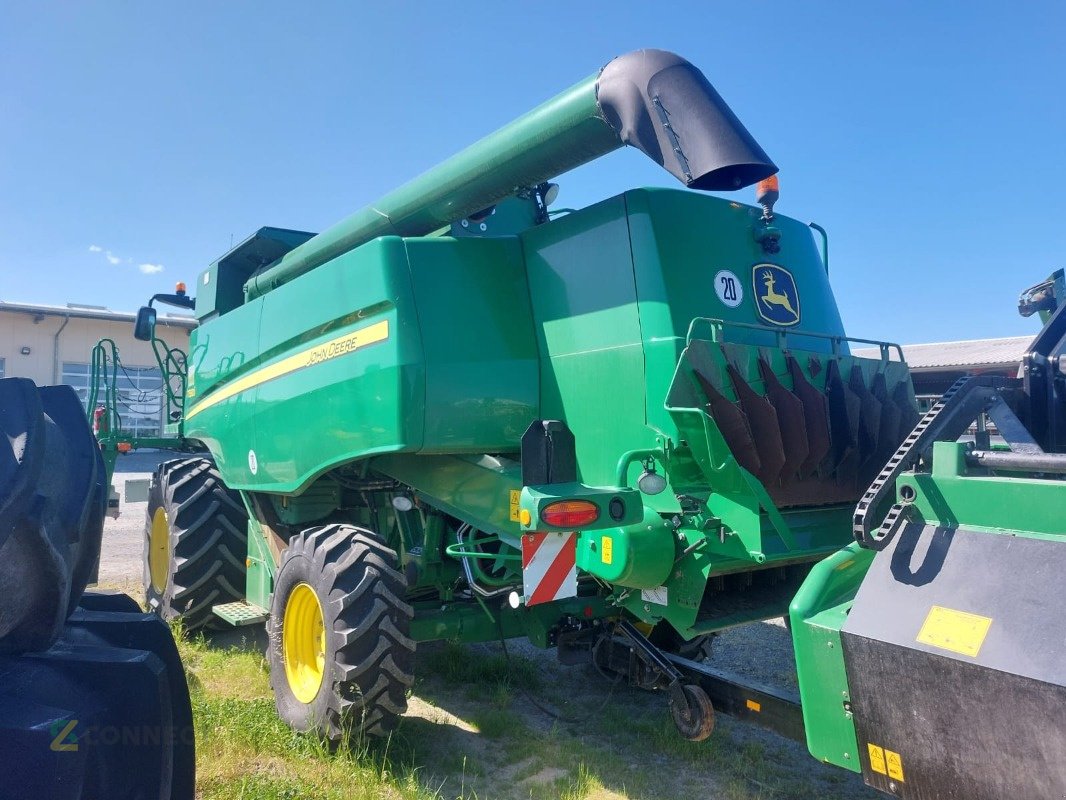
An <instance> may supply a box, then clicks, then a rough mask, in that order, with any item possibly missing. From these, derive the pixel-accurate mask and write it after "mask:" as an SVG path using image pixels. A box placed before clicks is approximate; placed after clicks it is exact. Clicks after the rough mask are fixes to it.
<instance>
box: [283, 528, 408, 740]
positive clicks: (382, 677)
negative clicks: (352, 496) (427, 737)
mask: <svg viewBox="0 0 1066 800" xmlns="http://www.w3.org/2000/svg"><path fill="white" fill-rule="evenodd" d="M395 564H396V553H394V552H393V551H392V550H390V549H389V548H388V547H386V546H385V544H384V543H383V542H382V541H381V540H380V539H379V538H378V537H377V536H376V535H374V534H373V533H372V532H370V531H368V530H366V529H363V528H357V527H355V526H352V525H324V526H320V527H315V528H309V529H307V530H306V531H303V532H302V533H299V534H297V535H296V536H294V537H293V538H292V540H291V541H290V542H289V546H288V548H287V549H286V550H285V552H284V554H283V555H282V561H281V567H280V568H279V569H278V576H277V581H276V582H275V585H274V596H273V599H272V601H271V608H270V619H269V621H268V622H267V631H268V633H269V637H270V647H269V653H268V659H269V662H270V683H271V686H272V687H273V689H274V699H275V702H276V704H277V709H278V715H279V716H280V717H281V718H282V719H283V720H284V721H285V722H286V723H288V724H289V725H290V726H291V727H293V728H295V729H296V730H298V731H311V732H314V733H317V734H319V735H320V736H323V737H324V738H326V739H327V740H329V741H331V742H339V741H341V740H343V739H344V738H345V737H346V736H347V735H349V734H350V733H352V732H363V733H366V734H369V735H371V736H381V735H384V734H387V733H388V732H389V731H391V730H393V729H394V728H395V727H396V725H397V723H398V722H399V718H400V717H401V716H402V715H403V713H404V712H405V711H406V710H407V689H408V688H409V687H410V686H411V684H412V682H413V680H414V679H413V675H412V671H413V667H414V654H415V643H414V641H413V640H412V639H411V638H410V636H409V634H410V628H411V618H412V617H413V616H414V611H413V610H412V609H411V606H410V605H408V604H407V603H406V602H405V601H404V599H403V598H404V594H405V592H406V589H407V582H406V580H405V579H404V576H403V575H402V574H401V573H400V572H399V571H398V570H397V569H396V568H395Z"/></svg>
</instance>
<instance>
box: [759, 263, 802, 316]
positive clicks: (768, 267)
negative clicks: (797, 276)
mask: <svg viewBox="0 0 1066 800" xmlns="http://www.w3.org/2000/svg"><path fill="white" fill-rule="evenodd" d="M752 288H753V289H754V290H755V306H756V308H758V309H759V316H760V317H762V318H763V319H764V320H766V321H767V322H772V323H773V324H774V325H796V324H797V323H798V322H799V321H800V304H799V292H798V291H797V290H796V281H795V280H794V279H793V277H792V273H791V272H789V271H788V270H787V269H785V268H784V267H779V266H777V265H776V264H756V265H755V266H754V267H753V268H752Z"/></svg>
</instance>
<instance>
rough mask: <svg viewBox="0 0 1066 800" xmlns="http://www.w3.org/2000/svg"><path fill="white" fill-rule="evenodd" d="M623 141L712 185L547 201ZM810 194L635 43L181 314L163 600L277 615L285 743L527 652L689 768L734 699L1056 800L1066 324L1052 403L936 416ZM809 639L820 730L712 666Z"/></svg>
mask: <svg viewBox="0 0 1066 800" xmlns="http://www.w3.org/2000/svg"><path fill="white" fill-rule="evenodd" d="M624 145H630V146H632V147H635V148H636V149H638V150H640V151H642V152H643V153H644V154H645V155H647V156H648V157H650V158H651V159H652V160H654V161H656V162H657V163H659V164H660V165H661V166H662V167H663V168H664V169H665V170H666V171H667V172H669V173H671V174H672V175H673V176H674V177H675V178H677V179H678V180H679V181H680V182H681V184H683V185H684V186H685V187H687V188H688V189H689V190H697V191H686V190H683V189H635V190H632V191H628V192H625V193H624V194H622V195H620V196H617V197H612V198H609V199H607V200H604V201H602V202H599V203H596V204H594V205H591V206H589V207H587V208H583V209H580V210H567V211H558V212H556V211H553V210H552V209H551V205H552V203H553V200H554V199H555V196H556V194H557V192H558V187H557V186H556V185H555V184H553V183H551V182H550V181H551V179H552V178H554V177H556V176H557V175H559V174H561V173H563V172H566V171H567V170H570V169H572V168H574V167H577V166H579V165H581V164H583V163H586V162H588V161H591V160H593V159H595V158H597V157H599V156H602V155H604V154H606V153H609V152H611V151H613V150H615V149H618V148H620V147H622V146H624ZM776 172H777V167H776V166H775V165H774V164H773V163H772V162H771V161H770V159H769V158H768V156H767V155H766V154H765V153H764V152H763V150H762V149H761V148H760V146H759V145H758V144H757V143H756V142H755V140H754V139H753V137H752V136H751V135H750V134H749V133H748V132H747V130H746V129H745V128H744V127H743V125H742V124H741V123H740V122H739V120H738V119H737V118H736V116H735V115H734V114H733V113H732V111H731V110H730V109H729V108H728V106H727V105H726V104H725V102H724V101H723V100H722V98H721V97H720V96H719V95H718V94H717V92H716V91H715V90H714V88H713V87H712V86H711V84H710V83H709V82H708V81H707V79H706V78H705V77H704V76H703V75H702V74H701V73H700V72H699V71H698V70H697V69H696V68H694V67H693V66H692V65H691V64H689V63H688V62H687V61H685V60H683V59H681V58H679V57H678V56H675V55H673V54H670V53H665V52H662V51H656V50H644V51H638V52H634V53H630V54H628V55H625V56H622V57H620V58H617V59H615V60H614V61H612V62H610V63H609V64H608V65H607V66H606V67H604V68H603V69H602V70H601V71H599V72H598V73H596V74H595V75H592V76H591V77H589V78H588V79H586V80H584V81H582V82H581V83H578V84H577V85H575V86H573V87H572V88H570V89H568V90H566V91H565V92H563V93H562V94H560V95H558V96H556V97H554V98H552V99H551V100H549V101H547V102H546V103H544V104H543V105H541V106H539V107H537V108H535V109H534V110H532V111H530V112H529V113H528V114H526V115H524V116H522V117H520V118H519V119H517V120H516V121H514V122H512V123H511V124H509V125H507V126H505V127H504V128H502V129H500V130H499V131H497V132H496V133H494V134H492V135H490V136H488V137H487V138H485V139H482V140H481V141H479V142H477V143H476V144H474V145H472V146H471V147H469V148H467V149H466V150H464V151H462V152H461V153H459V154H458V155H456V156H454V157H453V158H451V159H449V160H448V161H445V162H444V163H442V164H441V165H439V166H437V167H435V168H434V169H432V170H430V171H429V172H427V173H425V174H424V175H422V176H421V177H419V178H417V179H415V180H414V181H412V182H410V183H408V184H406V185H404V186H403V187H401V188H400V189H397V190H396V191H394V192H392V193H390V194H388V195H386V196H385V197H383V198H381V199H380V200H378V201H376V202H374V203H372V204H371V205H370V206H368V207H367V208H365V209H363V210H362V211H359V212H357V213H355V214H354V215H352V216H351V217H349V218H347V219H345V220H343V221H342V222H340V223H338V224H337V225H335V226H334V227H332V228H330V229H329V230H327V231H325V232H324V233H321V234H318V235H313V234H310V233H304V232H300V231H293V230H285V229H279V228H262V229H260V230H259V231H257V232H256V233H255V234H254V235H252V236H251V237H250V238H248V239H247V240H245V241H244V242H242V243H240V244H239V245H238V246H236V247H234V248H233V249H232V250H231V251H230V252H228V253H227V254H225V255H224V256H223V257H221V258H220V259H218V260H217V261H216V262H214V263H213V264H211V265H210V267H208V268H207V269H206V270H205V271H204V272H203V273H202V274H200V275H199V277H198V279H197V281H196V287H195V289H196V290H195V301H194V300H193V299H192V298H191V297H189V296H188V294H186V292H185V291H184V289H183V288H182V290H181V291H178V292H177V293H176V294H174V295H157V296H156V297H155V298H153V303H154V302H155V301H160V302H167V303H171V304H174V305H178V306H182V307H186V308H189V309H194V310H195V315H196V317H197V319H198V321H199V327H198V328H197V329H196V330H195V331H194V332H193V334H192V339H191V342H190V351H189V354H188V357H187V358H185V357H184V355H183V354H177V353H176V351H172V350H170V349H169V348H167V347H166V346H165V345H162V344H161V343H159V344H157V348H161V349H158V352H160V353H162V354H163V355H162V356H161V358H162V359H163V360H164V361H165V362H166V364H167V369H168V372H167V374H168V384H169V385H170V386H171V387H174V386H177V387H178V391H177V392H176V395H175V398H174V399H175V400H176V401H177V402H176V405H177V408H176V409H175V411H174V413H173V415H172V417H173V419H172V425H171V426H170V431H169V433H170V435H171V436H172V437H175V438H173V439H171V440H170V444H169V446H170V447H172V448H174V449H180V450H185V451H188V452H189V454H188V455H187V456H186V457H183V458H180V459H177V460H172V461H167V462H165V463H163V464H162V465H161V466H160V468H159V469H158V471H157V472H156V474H155V476H154V479H153V482H152V486H151V491H150V498H149V511H148V520H147V525H146V532H145V589H146V593H147V599H148V603H149V606H150V607H151V609H152V610H154V611H155V612H156V613H157V614H159V615H160V616H161V617H163V618H164V619H167V620H171V619H178V618H181V619H183V620H184V623H185V625H186V627H187V628H188V629H190V630H195V629H198V628H205V627H218V626H227V625H245V624H255V623H262V622H265V623H266V627H267V630H268V632H269V636H270V642H271V645H270V648H269V653H268V659H269V662H270V670H271V682H272V685H273V688H274V692H275V696H276V701H277V708H278V711H279V714H280V715H281V716H282V718H283V719H285V720H286V721H287V722H288V723H289V724H290V725H292V726H293V727H294V728H296V729H298V730H309V731H315V732H317V733H318V734H320V735H323V736H325V737H327V738H329V739H332V740H338V739H341V738H342V737H343V736H344V735H345V734H346V733H347V732H348V731H349V730H351V729H353V728H361V729H363V730H365V731H366V732H368V733H370V734H384V733H387V732H388V731H390V730H392V729H393V728H394V726H395V725H396V723H397V721H398V719H399V718H400V717H401V716H402V715H403V713H404V711H405V709H406V702H407V701H406V693H407V690H408V688H409V687H410V685H411V683H412V679H413V670H414V664H415V651H416V647H417V644H418V643H420V642H428V641H434V640H443V639H449V640H458V641H463V642H477V641H491V640H499V639H504V638H509V637H519V636H521V637H527V638H528V639H530V640H531V641H532V642H534V643H535V644H537V645H540V646H542V647H556V648H558V653H559V656H560V658H561V659H563V660H564V661H567V662H574V661H578V660H583V659H590V658H591V659H594V660H595V661H596V663H597V664H598V665H599V666H600V667H601V669H605V670H610V671H613V672H615V673H617V674H619V675H623V676H625V677H626V678H627V679H628V680H629V681H630V682H631V683H633V684H635V685H639V686H643V687H646V688H658V689H663V690H665V691H666V694H667V696H668V698H669V703H670V708H671V711H672V714H673V718H674V720H675V722H676V724H677V726H678V729H679V730H680V732H681V733H682V735H684V736H686V737H688V738H691V739H701V738H704V737H706V736H707V735H709V734H710V732H711V729H712V727H713V722H714V707H718V708H719V709H720V710H724V711H727V712H729V713H733V714H736V715H738V716H741V717H746V718H750V719H754V720H756V721H758V722H760V723H762V724H764V725H768V726H770V727H774V728H776V729H777V730H780V731H782V732H784V733H786V734H789V735H792V736H796V737H798V738H804V737H805V738H806V739H807V741H808V743H809V746H810V748H811V751H812V753H813V754H814V755H815V756H816V757H817V758H819V759H821V760H824V761H827V762H830V763H835V764H838V765H840V766H842V767H845V768H847V769H851V770H854V771H856V772H858V771H861V772H862V773H863V775H864V777H865V779H866V780H867V782H869V783H870V784H871V785H874V786H877V787H878V788H881V789H884V790H886V791H889V792H893V793H895V794H896V795H898V796H901V797H913V798H930V797H944V798H947V797H967V798H977V797H982V798H983V797H988V798H993V797H997V798H998V797H1052V796H1059V794H1061V793H1062V792H1063V791H1066V789H1064V788H1063V787H1066V778H1064V777H1063V776H1064V774H1066V773H1064V769H1066V767H1064V766H1063V765H1064V764H1066V733H1064V731H1063V725H1062V722H1061V720H1062V711H1063V707H1064V699H1066V698H1064V689H1063V685H1064V684H1066V675H1064V669H1066V668H1064V666H1063V665H1064V664H1066V661H1064V659H1063V656H1064V655H1066V652H1064V650H1066V644H1064V636H1063V627H1062V622H1061V614H1056V613H1055V612H1056V611H1060V610H1061V606H1062V605H1063V601H1062V600H1061V599H1059V597H1058V594H1059V593H1058V592H1056V591H1055V590H1056V589H1057V588H1058V587H1061V586H1062V580H1063V579H1062V574H1063V573H1062V571H1061V569H1059V566H1058V565H1060V564H1061V563H1062V562H1063V559H1064V556H1066V553H1063V554H1062V555H1060V552H1061V548H1058V547H1057V546H1056V543H1057V541H1058V537H1059V536H1060V535H1061V533H1062V530H1063V526H1062V522H1061V520H1062V512H1063V509H1064V508H1066V505H1064V499H1066V492H1063V491H1062V483H1061V480H1060V479H1059V475H1060V474H1061V473H1063V472H1064V471H1066V469H1064V468H1063V463H1062V462H1063V460H1064V459H1066V456H1064V455H1059V454H1060V453H1062V452H1063V450H1064V449H1066V448H1064V447H1063V444H1064V442H1063V438H1064V436H1066V430H1064V427H1066V426H1064V423H1063V421H1062V417H1063V405H1062V398H1061V396H1060V395H1059V394H1057V393H1058V392H1059V391H1060V390H1061V380H1062V378H1061V372H1058V371H1057V370H1058V360H1057V359H1058V354H1059V353H1061V352H1062V350H1063V347H1064V345H1063V342H1062V341H1061V339H1062V336H1063V333H1064V331H1062V330H1060V328H1062V327H1063V325H1064V324H1066V322H1063V321H1062V320H1066V318H1064V317H1062V315H1061V314H1056V316H1055V317H1054V318H1053V319H1052V320H1051V321H1050V322H1049V324H1048V327H1047V328H1045V332H1044V334H1041V337H1042V338H1038V345H1034V351H1033V353H1031V354H1030V356H1029V357H1027V359H1029V360H1027V372H1026V378H1025V381H1024V383H1018V382H1005V383H995V382H991V381H987V380H984V381H982V380H977V381H976V382H971V383H967V384H965V385H962V386H959V387H956V389H954V390H953V392H952V393H949V396H947V397H946V398H945V400H944V401H942V402H941V403H940V404H938V405H937V407H936V408H934V409H933V411H932V412H930V414H929V415H927V416H926V417H924V418H922V419H921V421H919V414H918V410H917V405H916V402H915V398H914V393H913V389H912V386H911V381H910V377H909V372H908V369H907V366H906V364H905V363H904V361H903V357H902V352H901V351H900V349H899V348H898V347H897V346H895V345H891V344H888V343H878V342H869V341H867V340H857V339H852V338H849V337H847V336H846V335H845V331H844V328H843V325H842V324H841V320H840V315H839V312H838V310H837V306H836V303H835V301H834V298H833V294H832V291H831V289H830V285H829V279H828V264H827V243H826V240H825V232H824V231H823V230H822V229H821V228H819V227H818V226H816V225H810V226H808V225H806V224H804V223H801V222H799V221H797V220H794V219H790V218H787V217H784V216H781V215H778V214H776V213H775V212H774V203H775V201H776V200H777V184H776V179H775V178H773V177H772V176H774V175H775V173H776ZM755 184H758V189H757V205H755V206H751V205H745V204H743V203H740V202H736V201H733V200H729V199H723V198H720V197H715V196H711V195H708V194H705V193H703V192H704V191H707V190H710V191H732V190H736V189H741V188H744V187H748V186H752V185H755ZM1045 295H1047V296H1051V297H1053V296H1054V292H1053V291H1051V290H1048V291H1047V292H1045ZM153 303H150V304H149V306H148V307H145V308H143V309H142V310H141V313H140V314H139V315H138V322H137V335H138V337H139V338H143V339H150V340H152V339H154V315H155V311H154V309H153V307H152V306H153ZM1056 320H1059V321H1058V322H1056ZM1056 325H1057V326H1058V327H1056ZM1049 331H1050V333H1049ZM1056 336H1058V340H1055V337H1056ZM1053 340H1055V341H1053ZM155 341H156V342H157V343H158V340H155ZM855 342H860V343H862V344H864V345H870V344H873V345H875V346H876V347H877V348H878V352H879V353H880V357H878V358H857V357H855V356H854V355H852V354H851V349H850V345H851V344H852V343H855ZM1045 345H1046V346H1045ZM1040 348H1043V349H1040ZM1056 348H1057V349H1056ZM186 370H187V372H186ZM986 415H987V416H989V417H991V419H992V420H993V421H994V422H995V423H996V425H997V426H998V431H999V435H1000V436H1002V437H1003V438H1004V439H1005V440H1006V442H1007V443H1008V446H1009V449H1004V447H1007V446H1000V447H998V448H997V447H995V446H993V445H992V444H990V441H989V439H988V434H987V430H986V428H985V426H984V425H983V420H984V419H985V417H986ZM975 420H976V421H977V423H978V433H977V438H976V442H977V444H976V449H974V445H972V444H963V443H959V442H957V441H956V440H957V439H958V438H959V437H960V436H961V435H963V434H965V433H966V432H967V430H968V428H969V427H970V425H971V423H974V422H975ZM1027 431H1032V433H1031V434H1030V433H1028V432H1027ZM102 438H103V444H104V449H105V451H114V450H115V448H116V447H117V443H118V442H119V441H121V440H122V436H121V434H120V432H119V431H117V430H116V431H112V432H111V433H109V434H108V435H106V436H104V437H102ZM934 441H935V442H936V443H935V445H934V444H933V442H934ZM997 441H998V440H997ZM1019 442H1020V443H1021V444H1019ZM931 454H932V455H931ZM886 464H887V465H888V466H886ZM930 464H932V466H931V467H930ZM1056 498H1057V502H1056ZM857 506H858V511H857V510H856V507H857ZM886 513H887V516H886ZM919 553H920V554H919ZM790 609H791V610H790ZM786 614H787V615H789V618H790V619H791V625H792V631H793V636H794V639H795V643H796V655H797V661H798V665H799V678H800V689H801V694H802V699H803V703H802V710H801V706H800V704H799V703H798V700H799V698H797V697H791V696H789V695H788V694H787V693H781V692H777V691H774V690H771V689H768V688H764V687H757V686H752V685H748V684H745V683H743V682H740V681H737V680H736V679H734V678H731V677H730V676H727V675H724V674H723V673H720V672H718V671H717V670H715V669H714V668H712V667H711V666H710V665H708V664H707V663H706V661H705V660H703V659H702V658H701V656H702V655H704V654H705V653H706V651H707V645H708V644H709V642H710V638H711V637H713V636H714V634H715V633H717V632H719V631H721V630H723V629H725V628H728V627H730V626H734V625H738V624H742V623H746V622H751V621H756V620H763V619H768V618H773V617H780V616H782V615H786ZM982 626H983V627H982ZM982 630H983V632H982ZM1022 656H1024V657H1022ZM1056 714H1057V715H1058V717H1057V720H1058V721H1057V722H1056V721H1055V720H1056V716H1055V715H1056ZM1049 726H1050V729H1049ZM990 752H991V753H996V754H1003V755H1006V754H1008V753H1009V754H1010V757H1009V758H1000V757H996V758H990V757H989V753H990ZM1008 762H1009V763H1008ZM1004 787H1013V788H1012V789H1011V791H1006V790H1005V788H1004ZM1048 787H1050V789H1048ZM1030 789H1032V790H1031V791H1030ZM1051 789H1053V790H1054V791H1051ZM1055 792H1058V793H1059V794H1055Z"/></svg>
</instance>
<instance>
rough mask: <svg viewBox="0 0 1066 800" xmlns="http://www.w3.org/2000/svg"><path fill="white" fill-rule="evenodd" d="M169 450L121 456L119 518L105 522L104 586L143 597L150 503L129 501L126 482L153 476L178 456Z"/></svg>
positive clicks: (115, 480) (117, 474)
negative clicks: (144, 557) (142, 563)
mask: <svg viewBox="0 0 1066 800" xmlns="http://www.w3.org/2000/svg"><path fill="white" fill-rule="evenodd" d="M174 457H175V456H174V453H170V452H165V451H139V452H136V453H129V454H128V455H120V456H119V457H118V461H117V462H116V463H115V475H114V478H113V480H112V482H111V484H112V486H114V487H115V489H117V490H118V496H119V517H118V519H110V518H108V519H107V520H105V522H104V542H103V546H102V547H101V548H100V581H99V582H100V585H102V586H109V587H115V588H122V589H124V590H127V591H130V590H137V591H136V594H135V596H138V597H139V596H140V591H139V590H140V584H141V557H142V551H143V549H144V517H145V514H146V513H147V512H148V504H147V503H127V502H126V501H125V496H126V488H125V487H126V481H128V480H136V479H143V480H148V479H150V478H151V477H152V472H153V471H154V470H155V468H156V465H157V464H158V463H159V462H160V461H166V460H167V459H170V458H174Z"/></svg>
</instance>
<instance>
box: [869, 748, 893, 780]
mask: <svg viewBox="0 0 1066 800" xmlns="http://www.w3.org/2000/svg"><path fill="white" fill-rule="evenodd" d="M866 746H867V747H868V748H869V749H870V769H872V770H873V771H874V772H877V773H880V774H881V775H887V774H888V767H887V766H885V751H884V749H883V748H880V747H878V746H877V745H876V744H868V745H866Z"/></svg>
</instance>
